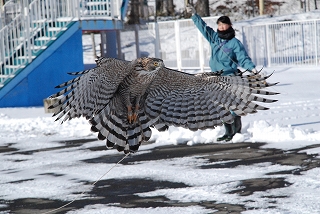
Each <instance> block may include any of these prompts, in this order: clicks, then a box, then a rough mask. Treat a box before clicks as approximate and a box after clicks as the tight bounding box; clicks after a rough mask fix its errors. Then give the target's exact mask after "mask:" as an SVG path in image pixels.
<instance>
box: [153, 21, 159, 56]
mask: <svg viewBox="0 0 320 214" xmlns="http://www.w3.org/2000/svg"><path fill="white" fill-rule="evenodd" d="M154 31H155V32H154V35H155V44H154V46H155V47H154V49H155V50H154V55H155V57H156V58H160V34H159V24H158V22H157V21H155V23H154Z"/></svg>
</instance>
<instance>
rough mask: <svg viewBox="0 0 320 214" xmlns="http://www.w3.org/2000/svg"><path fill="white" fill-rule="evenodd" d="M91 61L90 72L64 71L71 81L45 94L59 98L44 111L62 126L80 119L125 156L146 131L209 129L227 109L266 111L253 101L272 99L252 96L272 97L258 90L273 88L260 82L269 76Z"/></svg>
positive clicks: (225, 118)
mask: <svg viewBox="0 0 320 214" xmlns="http://www.w3.org/2000/svg"><path fill="white" fill-rule="evenodd" d="M96 63H97V66H96V67H95V68H92V69H88V70H85V71H82V72H74V73H70V74H71V75H76V77H75V78H74V79H72V80H70V81H68V82H65V83H63V84H61V85H58V86H57V88H63V89H62V90H61V91H60V92H58V93H56V94H54V95H51V96H50V97H51V98H57V97H58V98H59V99H58V101H57V102H56V103H55V104H53V105H52V106H50V107H49V108H54V109H56V110H55V113H54V115H53V116H57V119H56V120H60V119H61V118H62V119H61V120H62V122H63V121H66V120H70V119H72V118H76V117H80V116H83V117H85V118H86V119H87V120H89V122H90V124H91V125H92V126H91V130H92V131H94V132H98V138H99V139H100V140H104V139H106V144H107V147H108V148H117V149H118V151H124V152H125V153H128V152H135V151H137V150H138V148H139V146H140V144H141V143H142V142H145V141H148V140H149V139H150V137H151V129H150V127H154V128H156V129H158V130H160V131H163V130H165V129H166V128H167V127H168V126H179V127H184V128H187V129H190V130H198V129H207V128H214V127H216V126H220V125H222V124H224V123H232V122H233V116H232V115H231V112H230V110H232V111H233V112H234V113H236V114H237V115H239V116H243V115H246V114H251V113H256V112H257V110H267V109H268V108H266V107H263V106H260V105H258V104H257V103H255V102H262V103H271V102H275V101H277V100H274V99H267V98H264V97H261V96H258V95H275V94H277V93H275V92H268V91H264V90H261V89H263V88H265V87H268V86H272V85H275V84H276V83H273V84H269V83H267V82H266V81H265V80H266V79H267V78H269V77H270V76H271V75H270V76H267V77H261V76H260V75H259V74H250V75H243V74H241V75H239V76H221V75H219V73H215V72H206V73H201V74H188V73H184V72H180V71H177V70H173V69H169V68H166V67H165V65H164V63H163V61H162V60H161V59H157V58H149V57H143V58H138V59H136V60H133V61H124V60H119V59H114V58H103V57H100V58H98V59H97V60H96Z"/></svg>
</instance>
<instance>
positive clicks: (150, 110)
mask: <svg viewBox="0 0 320 214" xmlns="http://www.w3.org/2000/svg"><path fill="white" fill-rule="evenodd" d="M267 78H269V76H268V77H264V78H261V76H260V75H254V74H251V75H246V76H242V75H241V76H232V77H231V76H220V75H217V74H215V73H213V72H209V73H204V74H198V75H191V74H186V73H183V72H179V71H176V70H172V69H168V68H163V69H162V70H161V71H159V73H158V75H157V77H156V78H155V79H154V81H153V82H152V84H151V85H150V87H149V89H148V91H147V97H146V100H145V106H144V109H145V113H146V115H148V116H149V117H150V118H158V123H159V124H162V125H166V126H170V125H174V126H180V127H184V128H188V129H191V130H197V129H206V128H213V127H215V126H218V125H221V124H223V123H231V122H232V121H233V116H232V115H231V112H230V110H232V111H233V112H234V113H236V114H238V115H246V114H248V113H255V112H257V110H266V109H268V108H266V107H263V106H260V105H258V104H257V103H255V102H262V103H270V102H275V101H277V100H273V99H266V98H263V97H259V96H258V95H259V94H260V95H275V94H277V93H274V92H267V91H263V90H261V89H262V88H265V87H268V86H271V85H275V84H268V83H266V81H265V80H266V79H267ZM158 126H159V127H162V126H161V125H158Z"/></svg>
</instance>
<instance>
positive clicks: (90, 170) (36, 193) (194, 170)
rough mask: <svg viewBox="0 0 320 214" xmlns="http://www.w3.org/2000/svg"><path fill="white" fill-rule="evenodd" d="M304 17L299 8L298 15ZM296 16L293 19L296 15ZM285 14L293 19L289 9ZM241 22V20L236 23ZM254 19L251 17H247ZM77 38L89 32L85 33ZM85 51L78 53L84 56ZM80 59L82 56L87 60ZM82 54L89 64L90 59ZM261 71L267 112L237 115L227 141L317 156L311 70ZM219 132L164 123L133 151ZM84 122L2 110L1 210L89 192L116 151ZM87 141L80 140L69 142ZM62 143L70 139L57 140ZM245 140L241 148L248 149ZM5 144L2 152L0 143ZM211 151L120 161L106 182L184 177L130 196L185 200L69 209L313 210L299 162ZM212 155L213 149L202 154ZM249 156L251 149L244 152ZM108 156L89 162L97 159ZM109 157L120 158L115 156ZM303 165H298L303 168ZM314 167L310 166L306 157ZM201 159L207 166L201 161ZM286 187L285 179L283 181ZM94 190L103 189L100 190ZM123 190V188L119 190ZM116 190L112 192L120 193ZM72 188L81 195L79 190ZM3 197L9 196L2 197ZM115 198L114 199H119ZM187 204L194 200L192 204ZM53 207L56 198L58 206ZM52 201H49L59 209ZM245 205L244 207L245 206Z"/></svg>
mask: <svg viewBox="0 0 320 214" xmlns="http://www.w3.org/2000/svg"><path fill="white" fill-rule="evenodd" d="M301 16H302V17H303V18H304V17H306V15H305V14H302V15H301ZM301 16H299V15H297V16H296V17H297V18H299V17H301ZM290 17H291V16H290ZM243 22H244V21H243ZM248 22H252V20H250V21H248ZM84 39H85V41H84V44H89V43H90V41H88V40H89V39H90V37H86V36H84ZM91 51H92V50H91V49H90V48H86V49H85V55H87V56H89V55H92V52H91ZM90 60H91V58H90V57H88V58H85V62H86V63H92V62H91V61H90ZM89 61H90V62H89ZM264 72H265V73H266V74H270V73H272V72H274V74H273V75H272V77H271V78H270V82H280V83H279V84H278V85H276V86H273V87H271V88H270V90H271V91H275V92H279V93H280V94H279V95H275V96H274V98H276V99H278V100H279V101H278V102H276V103H272V104H269V105H267V106H268V107H269V108H270V110H268V111H259V112H258V113H257V114H253V115H248V116H245V117H242V122H243V128H242V133H241V134H237V135H235V137H234V139H233V140H232V142H231V144H234V145H237V144H240V143H243V142H245V143H248V144H249V145H252V147H254V146H255V145H256V144H257V143H261V142H263V143H265V145H263V146H261V147H260V150H259V152H264V151H262V150H263V148H265V149H268V148H270V149H279V150H282V151H283V155H290V154H291V153H293V151H294V150H297V151H298V152H297V154H295V155H298V154H301V155H302V154H304V153H306V154H309V155H313V157H314V159H313V161H316V160H318V162H319V157H320V156H319V154H320V147H319V144H320V97H319V94H320V87H319V79H320V72H319V67H294V66H292V67H268V68H264ZM223 133H224V130H223V127H217V128H216V129H208V130H203V131H195V132H193V131H189V130H186V129H183V128H177V127H170V128H169V130H168V131H165V132H158V131H157V130H153V134H152V138H151V141H152V142H154V143H151V144H146V145H142V146H141V147H140V151H139V152H138V153H137V154H134V155H133V157H138V158H139V157H140V156H142V155H144V154H148V153H151V152H152V151H153V150H155V149H160V150H161V148H164V146H170V145H177V146H178V145H188V146H189V149H190V150H192V149H193V148H194V147H195V146H197V145H201V144H205V145H211V144H221V145H225V144H226V143H225V142H220V143H218V142H217V141H216V138H217V137H218V136H221V135H222V134H223ZM95 138H96V134H95V133H92V132H90V125H89V124H88V122H87V121H86V120H85V119H83V118H79V119H73V120H71V121H67V122H65V123H63V124H60V123H59V122H54V118H52V117H51V114H46V113H45V112H44V109H43V108H40V107H34V108H2V109H0V139H1V142H0V148H1V150H0V152H1V153H2V154H1V156H0V162H1V165H0V174H1V176H0V189H1V191H0V208H1V209H2V210H5V209H6V207H8V203H9V202H10V201H11V202H12V201H13V200H18V199H25V198H46V199H51V200H54V199H55V200H61V201H63V202H68V201H71V200H73V199H80V198H81V199H83V198H90V197H94V196H92V195H90V194H89V192H90V190H92V189H93V185H92V183H93V182H95V181H96V180H97V179H98V178H100V177H101V176H102V175H103V174H104V173H105V172H106V171H107V170H108V169H110V168H111V167H113V166H114V164H115V163H116V162H117V161H118V160H120V159H121V158H122V157H123V155H121V154H120V153H118V152H117V151H115V150H103V149H102V150H99V149H96V150H95V149H92V148H96V147H101V146H103V145H104V142H103V141H98V140H94V139H95ZM82 139H85V140H87V141H88V142H86V143H83V144H82V143H78V144H77V143H76V142H77V140H82ZM65 145H68V146H65ZM250 147H251V146H248V147H247V150H248V152H249V151H251V148H250ZM6 148H7V149H9V150H8V151H2V149H6ZM212 153H213V154H210V151H208V153H207V154H202V155H199V156H186V157H179V158H167V159H164V158H163V159H159V160H144V159H141V158H140V159H139V161H135V162H133V163H131V164H119V165H118V166H117V167H116V168H114V169H112V170H111V171H110V172H109V173H108V174H107V175H106V176H105V177H104V179H132V178H138V179H144V178H147V179H151V180H153V181H169V182H176V183H182V184H184V185H186V186H187V187H180V188H159V189H155V190H152V191H146V192H139V193H135V195H136V196H139V197H144V198H152V197H156V196H164V197H166V198H168V199H170V200H172V201H176V202H178V203H191V205H189V206H178V207H177V206H175V207H174V206H170V204H167V206H159V207H134V206H133V207H131V208H130V207H120V206H117V205H118V204H117V203H109V204H100V203H95V201H94V200H93V201H91V202H92V203H91V204H90V205H87V206H84V207H83V208H81V209H77V210H72V211H69V212H68V213H128V212H130V213H168V212H173V213H209V212H214V211H217V209H216V208H212V209H210V208H208V207H207V208H205V207H203V206H200V204H201V203H202V202H203V201H211V202H212V201H214V202H215V203H218V204H219V203H221V204H223V203H226V204H233V205H241V206H244V207H245V208H247V210H245V211H243V212H242V213H245V214H252V213H261V214H264V213H319V212H320V203H319V199H320V180H319V175H320V168H319V167H314V168H312V169H305V168H304V167H302V166H299V165H298V164H281V163H280V162H279V163H271V162H269V161H264V162H259V163H256V164H250V165H245V164H240V165H236V166H234V167H212V166H218V165H225V164H230V163H236V162H237V161H239V160H241V157H240V156H239V157H238V158H236V159H232V160H231V159H230V160H223V159H222V160H215V161H213V162H212V161H209V160H211V159H210V157H212V156H225V155H226V154H227V151H226V152H224V151H220V152H216V151H212ZM210 155H211V156H210ZM252 155H256V154H252ZM102 156H104V157H107V159H108V157H109V158H110V159H111V158H113V159H112V160H115V161H110V162H107V163H101V162H97V163H92V162H87V161H85V160H93V159H96V158H100V157H102ZM114 157H117V158H118V159H116V158H114ZM308 164H312V163H307V162H305V165H306V167H307V165H308ZM314 164H316V163H314ZM203 166H211V167H208V168H205V167H203ZM295 170H298V171H299V170H301V172H300V175H299V176H297V175H295V174H294V173H292V174H283V172H284V171H292V172H294V171H295ZM282 178H284V180H285V182H287V183H285V188H272V189H267V190H265V191H255V192H254V193H253V194H249V195H244V196H240V195H239V194H235V193H230V192H232V191H236V190H241V188H243V187H242V186H241V185H242V184H241V181H243V180H249V179H282ZM289 183H290V184H291V185H288V184H289ZM100 188H102V187H100ZM118 188H119V189H121V186H119V187H118ZM119 191H120V190H119ZM82 192H83V194H80V195H79V193H82ZM6 201H9V202H6ZM119 203H120V202H119ZM192 203H193V204H192ZM57 207H58V205H57ZM57 207H56V208H57ZM248 208H250V209H248Z"/></svg>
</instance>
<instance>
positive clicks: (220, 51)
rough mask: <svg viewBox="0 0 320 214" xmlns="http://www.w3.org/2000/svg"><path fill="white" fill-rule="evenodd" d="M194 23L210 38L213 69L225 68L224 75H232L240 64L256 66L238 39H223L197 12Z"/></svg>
mask: <svg viewBox="0 0 320 214" xmlns="http://www.w3.org/2000/svg"><path fill="white" fill-rule="evenodd" d="M191 18H192V20H193V22H194V24H195V25H196V26H197V28H198V29H199V31H200V32H201V33H202V34H203V36H204V37H205V38H206V39H207V40H208V42H209V43H210V46H211V58H210V61H209V66H210V68H211V71H213V72H217V71H221V70H223V75H232V74H234V73H235V72H236V71H237V67H238V66H240V67H242V68H244V69H247V70H250V71H251V70H252V69H253V68H255V67H256V66H255V65H254V64H253V62H252V61H251V59H250V57H249V56H248V54H247V52H246V50H245V48H244V46H243V44H242V43H241V42H240V41H239V40H238V39H237V38H235V37H234V38H232V39H231V40H225V39H221V38H219V36H218V33H217V32H216V31H214V30H213V29H212V28H211V27H209V26H207V24H206V23H205V22H204V21H203V20H202V18H201V17H200V16H199V15H198V14H195V15H193V16H192V17H191Z"/></svg>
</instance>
